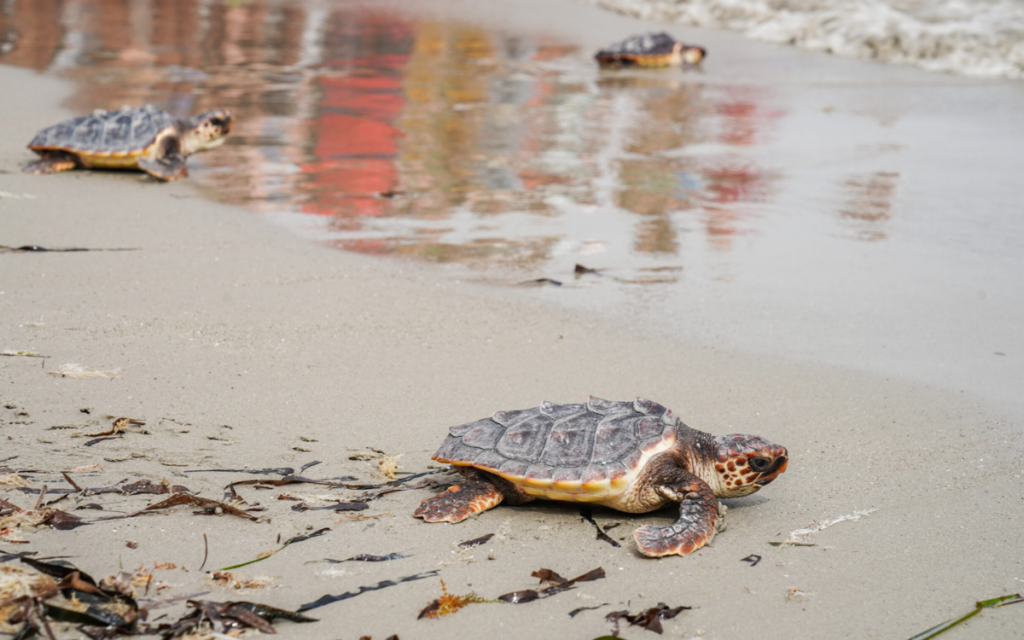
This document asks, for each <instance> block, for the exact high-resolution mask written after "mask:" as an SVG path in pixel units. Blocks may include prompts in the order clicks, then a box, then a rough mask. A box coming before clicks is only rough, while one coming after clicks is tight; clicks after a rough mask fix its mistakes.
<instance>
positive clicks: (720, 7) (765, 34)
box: [585, 0, 1024, 79]
mask: <svg viewBox="0 0 1024 640" xmlns="http://www.w3.org/2000/svg"><path fill="white" fill-rule="evenodd" d="M585 1H589V2H592V3H593V4H597V5H599V6H602V7H606V8H609V9H614V10H616V11H622V12H623V13H626V14H629V15H634V16H640V17H644V18H648V19H651V20H665V21H667V22H674V23H676V24H682V25H687V26H692V27H714V28H721V29H733V30H735V31H740V32H742V33H743V34H745V35H746V36H748V37H751V38H755V39H757V40H764V41H766V42H774V43H777V44H789V45H796V46H798V47H801V48H804V49H810V50H812V51H823V52H826V53H834V54H837V55H843V56H853V57H857V58H869V59H873V60H880V61H884V62H892V63H897V64H909V65H914V66H917V67H921V68H923V69H928V70H929V71H938V72H946V73H956V74H962V75H967V76H978V77H1002V78H1017V79H1020V78H1024V3H1021V2H1020V0H857V1H855V2H851V1H850V0H688V1H687V2H678V1H677V0H585Z"/></svg>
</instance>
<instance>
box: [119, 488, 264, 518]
mask: <svg viewBox="0 0 1024 640" xmlns="http://www.w3.org/2000/svg"><path fill="white" fill-rule="evenodd" d="M184 504H187V505H191V506H193V507H196V508H197V509H200V510H201V511H200V513H205V514H214V513H216V512H217V509H220V510H221V512H222V513H228V514H231V515H233V516H238V517H240V518H245V519H247V520H258V518H257V517H256V516H254V515H252V514H251V513H249V512H248V511H242V510H241V509H236V508H235V507H232V506H231V505H229V504H225V503H223V502H217V501H216V500H210V499H209V498H200V497H199V496H194V495H192V494H190V493H176V494H174V495H173V496H171V497H170V498H167V499H166V500H161V501H160V502H158V503H156V504H153V505H150V506H148V507H146V508H145V509H143V510H142V511H136V512H135V513H132V514H129V515H127V516H122V517H125V518H132V517H135V516H139V515H143V514H146V513H151V512H153V511H159V510H160V509H170V508H171V507H178V506H181V505H184ZM104 519H106V518H104Z"/></svg>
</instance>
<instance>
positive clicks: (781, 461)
mask: <svg viewBox="0 0 1024 640" xmlns="http://www.w3.org/2000/svg"><path fill="white" fill-rule="evenodd" d="M788 466H789V458H787V457H786V455H785V454H783V455H780V456H778V457H777V458H775V466H774V467H773V468H772V470H771V471H766V472H765V475H764V477H763V478H761V479H760V480H758V481H757V482H755V483H754V484H756V485H757V486H759V487H763V486H764V485H766V484H768V483H769V482H771V481H772V480H774V479H775V478H778V477H779V476H780V475H782V472H783V471H785V470H786V467H788Z"/></svg>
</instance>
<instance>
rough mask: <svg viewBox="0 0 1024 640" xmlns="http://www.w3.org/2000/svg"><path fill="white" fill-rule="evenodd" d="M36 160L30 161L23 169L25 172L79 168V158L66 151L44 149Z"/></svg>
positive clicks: (51, 171) (54, 171) (55, 171)
mask: <svg viewBox="0 0 1024 640" xmlns="http://www.w3.org/2000/svg"><path fill="white" fill-rule="evenodd" d="M39 155H40V156H41V157H40V158H39V159H38V160H36V161H35V162H30V163H28V165H26V166H25V168H24V169H22V171H23V172H24V173H57V172H58V171H70V170H71V169H76V168H78V159H77V158H75V156H73V155H72V154H70V153H66V152H64V151H42V152H39Z"/></svg>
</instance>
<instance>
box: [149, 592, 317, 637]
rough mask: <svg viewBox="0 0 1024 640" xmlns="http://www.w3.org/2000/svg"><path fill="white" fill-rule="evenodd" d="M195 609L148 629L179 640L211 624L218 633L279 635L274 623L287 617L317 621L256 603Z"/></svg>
mask: <svg viewBox="0 0 1024 640" xmlns="http://www.w3.org/2000/svg"><path fill="white" fill-rule="evenodd" d="M188 605H189V606H191V607H193V608H194V610H193V611H192V612H190V613H188V614H186V615H185V616H184V617H182V618H181V619H179V620H178V621H177V622H174V623H172V624H162V625H160V626H158V627H153V628H150V629H148V630H147V631H148V633H154V634H160V635H162V636H163V637H164V638H176V637H179V636H183V635H186V634H189V633H195V632H198V631H201V630H202V628H203V627H205V626H206V625H209V626H210V627H212V629H213V630H214V631H215V632H217V633H228V632H230V631H237V630H244V629H256V630H257V631H259V632H261V633H277V632H276V631H275V630H274V627H273V626H272V625H271V624H270V623H271V622H272V621H273V620H276V619H278V618H284V619H286V620H291V621H293V622H316V620H315V619H314V618H308V617H306V616H303V615H300V614H298V613H296V612H293V611H285V610H283V609H275V608H274V607H268V606H267V605H262V604H256V603H253V602H213V601H210V600H189V601H188Z"/></svg>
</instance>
